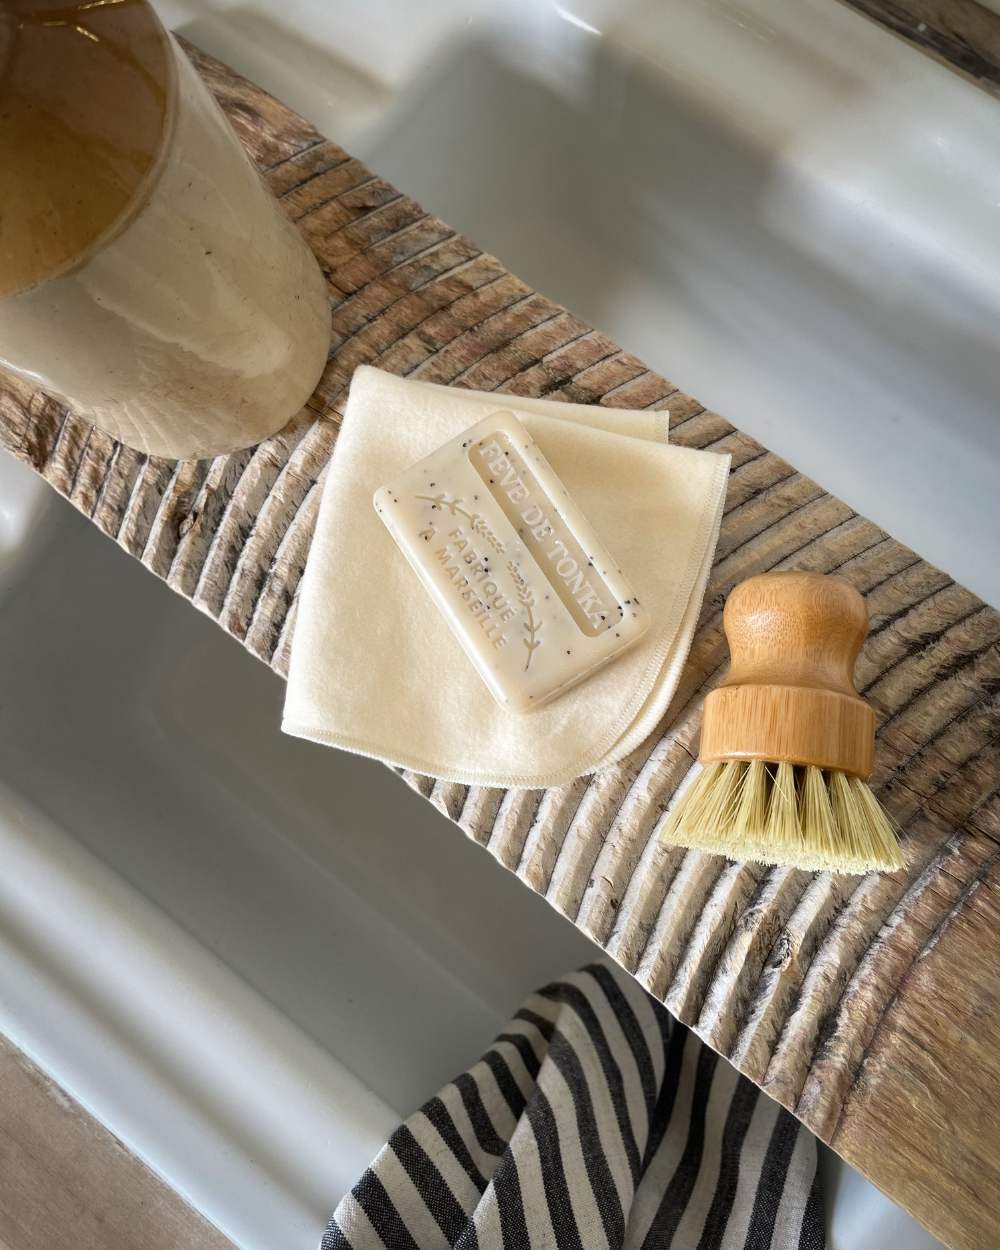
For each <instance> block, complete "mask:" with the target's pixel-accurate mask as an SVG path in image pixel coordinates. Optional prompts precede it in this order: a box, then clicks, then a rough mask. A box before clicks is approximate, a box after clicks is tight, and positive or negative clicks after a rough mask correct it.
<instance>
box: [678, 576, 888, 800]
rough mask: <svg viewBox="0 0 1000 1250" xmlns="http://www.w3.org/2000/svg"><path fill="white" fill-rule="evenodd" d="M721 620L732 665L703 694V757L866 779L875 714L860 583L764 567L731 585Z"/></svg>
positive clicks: (869, 770)
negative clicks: (865, 680) (859, 685)
mask: <svg viewBox="0 0 1000 1250" xmlns="http://www.w3.org/2000/svg"><path fill="white" fill-rule="evenodd" d="M723 626H724V628H725V631H726V637H727V639H728V641H729V648H730V652H731V654H732V665H731V667H730V670H729V675H728V676H727V678H726V680H725V682H724V683H723V684H722V685H721V686H720V687H718V689H716V690H713V691H712V693H711V694H710V695H709V696H708V699H707V700H706V702H705V715H704V722H703V725H702V732H701V758H702V760H704V761H705V762H706V763H707V762H709V761H712V760H724V759H763V760H771V761H773V762H776V763H777V762H781V761H787V762H789V763H792V764H813V765H815V766H816V767H818V768H830V769H840V770H841V771H843V772H846V773H850V774H852V775H854V776H858V777H862V778H865V779H867V778H868V777H869V776H870V775H871V771H872V762H873V756H874V749H875V718H874V716H873V714H872V710H871V708H870V707H869V706H868V704H867V703H865V702H864V700H863V699H862V698H861V697H860V696H859V695H858V693H857V691H856V689H855V687H854V665H855V662H856V660H857V658H858V652H859V651H860V650H861V645H862V643H863V642H864V640H865V636H866V635H867V633H868V609H867V608H866V607H865V601H864V599H863V598H862V597H861V595H859V594H858V592H857V591H856V590H855V589H854V587H853V586H851V585H850V584H849V583H848V582H845V581H844V580H843V579H842V578H839V577H831V576H828V575H825V574H822V573H799V572H796V573H764V574H762V575H761V576H760V577H751V578H750V579H749V580H747V581H745V582H741V583H740V585H738V586H737V587H736V588H735V590H733V592H732V593H731V594H730V596H729V599H728V601H727V603H726V610H725V613H724V616H723Z"/></svg>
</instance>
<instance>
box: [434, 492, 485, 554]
mask: <svg viewBox="0 0 1000 1250" xmlns="http://www.w3.org/2000/svg"><path fill="white" fill-rule="evenodd" d="M416 498H417V499H423V500H425V501H426V502H427V503H429V504H431V506H432V507H435V508H447V509H448V511H449V512H450V513H451V515H452V516H460V517H463V518H464V519H465V520H466V521H468V522H469V527H470V529H471V530H472V532H473V533H474V534H478V535H479V536H480V538H485V539H486V541H487V542H488V543H489V545H490V546H491V547H492V548H493V550H494V551H495V552H496V553H497V555H500V556H502V555H503V554H504V551H505V550H506V548H505V547H504V545H503V543H502V542H501V541H500V539H499V538H497V536H496V534H494V533H493V531H492V530H491V529H490V527H489V526H488V525H487V524H486V521H485V520H484V519H483V514H482V513H481V512H469V511H468V510H467V509H465V508H463V507H462V504H463V503H465V500H464V499H461V498H456V499H449V498H448V496H447V495H445V494H441V495H417V496H416Z"/></svg>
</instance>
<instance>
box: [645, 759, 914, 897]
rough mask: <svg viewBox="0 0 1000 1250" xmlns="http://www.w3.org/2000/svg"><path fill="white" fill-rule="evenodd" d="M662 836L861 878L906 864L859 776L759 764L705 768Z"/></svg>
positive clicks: (747, 856) (689, 844)
mask: <svg viewBox="0 0 1000 1250" xmlns="http://www.w3.org/2000/svg"><path fill="white" fill-rule="evenodd" d="M661 837H662V838H663V840H664V841H665V842H669V843H673V844H674V845H676V846H685V847H691V848H692V849H695V850H701V851H708V852H710V853H712V854H715V855H726V856H728V857H729V858H730V859H737V860H753V861H756V862H758V863H764V864H785V865H788V866H789V867H793V868H804V869H808V870H810V871H817V870H827V871H830V872H841V873H849V874H852V875H859V874H862V873H866V872H894V871H895V870H896V869H898V868H901V867H902V865H903V860H902V856H901V855H900V851H899V845H898V843H897V841H896V836H895V833H894V832H893V829H892V825H891V824H890V822H889V819H888V817H887V816H886V814H885V813H884V812H883V810H882V808H881V806H880V805H879V803H878V800H877V799H876V798H875V796H874V795H873V794H872V792H871V790H870V789H869V788H868V786H867V785H866V784H865V783H864V782H863V781H862V780H861V779H860V778H859V777H848V776H847V775H846V774H845V773H841V772H829V773H824V772H823V771H822V770H821V769H819V768H813V767H811V766H810V767H807V768H806V767H801V766H793V765H791V764H787V763H780V764H776V765H767V764H764V763H763V762H762V761H760V760H752V761H750V762H749V763H747V762H744V761H742V760H722V761H716V762H713V763H711V764H706V765H705V766H704V768H703V769H702V771H701V773H700V774H699V775H698V777H697V778H696V779H695V780H694V782H693V783H692V785H691V786H690V788H689V789H688V790H687V791H686V793H685V794H683V795H682V796H681V798H680V800H679V801H678V802H677V803H676V804H675V806H674V808H673V809H672V810H671V812H670V813H669V815H668V817H667V819H666V821H665V822H664V826H663V831H662V833H661Z"/></svg>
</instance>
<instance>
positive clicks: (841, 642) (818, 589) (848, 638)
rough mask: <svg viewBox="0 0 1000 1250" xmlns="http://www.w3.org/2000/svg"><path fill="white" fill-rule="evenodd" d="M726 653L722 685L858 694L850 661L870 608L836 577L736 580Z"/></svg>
mask: <svg viewBox="0 0 1000 1250" xmlns="http://www.w3.org/2000/svg"><path fill="white" fill-rule="evenodd" d="M723 626H724V628H725V631H726V638H727V639H728V640H729V650H730V653H731V655H732V666H731V668H730V670H729V676H728V678H727V679H726V682H725V685H727V686H741V685H747V684H754V685H775V686H813V687H816V688H818V689H823V690H836V691H839V692H840V693H841V694H849V695H854V694H856V693H857V692H856V690H855V688H854V664H855V661H856V660H857V658H858V652H859V651H860V650H861V644H862V643H863V642H864V640H865V636H866V634H867V633H868V609H867V607H866V606H865V601H864V599H862V597H861V595H859V594H858V592H857V591H856V590H855V589H854V587H853V586H852V585H851V584H850V583H849V582H845V581H844V579H843V578H841V577H831V576H829V575H826V574H823V573H798V572H796V573H764V574H762V575H761V576H759V577H751V578H749V579H748V580H747V581H745V582H741V583H740V584H739V585H738V586H737V587H736V589H735V590H734V591H733V592H732V594H731V595H730V596H729V599H728V601H727V603H726V610H725V614H724V616H723Z"/></svg>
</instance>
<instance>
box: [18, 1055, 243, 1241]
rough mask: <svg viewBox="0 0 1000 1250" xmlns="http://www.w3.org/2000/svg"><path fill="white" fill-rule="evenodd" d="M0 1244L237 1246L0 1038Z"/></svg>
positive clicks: (24, 1057) (23, 1056) (25, 1058)
mask: <svg viewBox="0 0 1000 1250" xmlns="http://www.w3.org/2000/svg"><path fill="white" fill-rule="evenodd" d="M0 1095H2V1096H0V1246H2V1247H5V1250H51V1247H53V1246H61V1245H71V1246H72V1247H73V1250H177V1247H179V1246H183V1247H184V1248H185V1250H232V1242H230V1241H229V1240H228V1238H226V1237H224V1236H223V1235H222V1233H220V1232H219V1230H218V1229H217V1228H215V1227H213V1226H212V1225H211V1224H209V1223H208V1222H207V1221H206V1220H205V1219H204V1218H203V1217H202V1216H201V1215H199V1214H198V1213H197V1212H196V1211H195V1210H194V1209H193V1208H192V1207H189V1206H188V1204H187V1203H186V1202H185V1201H184V1200H183V1198H181V1197H180V1195H179V1194H177V1193H175V1192H174V1190H172V1189H171V1188H170V1187H169V1186H168V1185H166V1184H165V1183H164V1182H163V1181H162V1180H160V1178H159V1177H158V1176H156V1175H155V1174H154V1173H153V1172H151V1171H150V1170H149V1168H148V1167H146V1165H145V1164H144V1163H142V1162H141V1161H140V1160H139V1159H137V1158H136V1157H135V1155H133V1154H131V1153H130V1152H129V1150H128V1149H127V1147H125V1146H124V1145H123V1144H122V1143H121V1142H120V1141H119V1140H118V1138H117V1137H115V1136H114V1135H113V1134H111V1133H109V1132H108V1130H107V1129H106V1128H104V1127H103V1126H102V1125H100V1124H98V1123H97V1121H96V1120H94V1119H93V1118H92V1117H91V1116H90V1115H88V1114H87V1112H86V1111H84V1110H83V1108H82V1107H81V1106H80V1105H79V1104H78V1103H76V1102H74V1101H73V1100H72V1099H71V1098H69V1097H68V1095H67V1094H65V1093H64V1092H63V1090H61V1089H60V1088H59V1086H58V1085H55V1084H54V1083H53V1082H52V1081H50V1080H49V1078H48V1077H47V1076H45V1074H44V1073H42V1072H41V1071H40V1070H39V1069H38V1068H36V1067H35V1065H34V1064H33V1063H31V1062H30V1060H29V1059H28V1058H27V1057H26V1056H25V1055H23V1054H22V1053H21V1052H20V1051H19V1050H18V1049H17V1048H16V1047H15V1046H14V1045H13V1044H12V1043H11V1042H10V1041H8V1040H7V1039H6V1038H4V1037H0Z"/></svg>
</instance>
